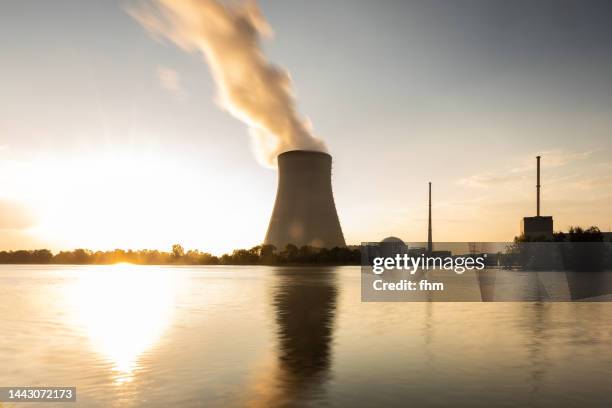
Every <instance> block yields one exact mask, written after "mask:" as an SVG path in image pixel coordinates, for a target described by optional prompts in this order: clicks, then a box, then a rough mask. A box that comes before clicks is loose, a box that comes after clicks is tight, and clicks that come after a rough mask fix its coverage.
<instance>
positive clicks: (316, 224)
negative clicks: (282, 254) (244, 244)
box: [264, 150, 346, 250]
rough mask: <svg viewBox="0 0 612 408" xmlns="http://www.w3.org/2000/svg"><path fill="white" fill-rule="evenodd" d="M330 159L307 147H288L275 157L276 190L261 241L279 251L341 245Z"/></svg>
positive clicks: (342, 244)
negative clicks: (306, 246) (294, 148)
mask: <svg viewBox="0 0 612 408" xmlns="http://www.w3.org/2000/svg"><path fill="white" fill-rule="evenodd" d="M331 166H332V158H331V156H330V155H329V154H327V153H324V152H319V151H310V150H292V151H288V152H285V153H281V154H280V155H279V156H278V189H277V192H276V202H275V203H274V210H273V211H272V218H271V219H270V225H269V226H268V232H267V234H266V238H265V240H264V244H265V245H274V246H275V247H276V248H277V249H278V250H283V249H284V248H285V247H286V246H287V244H294V245H296V246H298V247H300V246H303V245H310V246H313V247H318V248H333V247H344V246H346V243H345V241H344V236H343V235H342V228H341V227H340V221H339V220H338V213H337V212H336V206H335V204H334V196H333V193H332V185H331Z"/></svg>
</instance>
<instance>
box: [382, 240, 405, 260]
mask: <svg viewBox="0 0 612 408" xmlns="http://www.w3.org/2000/svg"><path fill="white" fill-rule="evenodd" d="M380 252H381V255H382V256H384V257H394V256H395V255H397V254H399V255H403V254H407V253H408V246H407V245H406V243H405V242H404V241H403V240H402V239H400V238H398V237H387V238H385V239H383V240H382V241H380Z"/></svg>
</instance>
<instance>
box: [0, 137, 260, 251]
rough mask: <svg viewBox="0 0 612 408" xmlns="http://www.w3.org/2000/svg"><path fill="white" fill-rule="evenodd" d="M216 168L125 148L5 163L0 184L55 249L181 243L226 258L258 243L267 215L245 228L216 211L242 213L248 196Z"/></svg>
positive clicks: (244, 224)
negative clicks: (225, 254)
mask: <svg viewBox="0 0 612 408" xmlns="http://www.w3.org/2000/svg"><path fill="white" fill-rule="evenodd" d="M210 166H212V164H210V163H208V164H207V163H200V162H197V163H192V162H189V161H187V160H184V159H181V158H178V157H176V156H173V155H170V154H162V153H160V152H156V151H155V150H151V149H149V150H146V149H142V150H137V149H127V148H126V149H125V150H120V151H119V150H118V151H112V150H109V151H106V152H89V153H79V154H70V155H64V156H52V157H50V156H40V157H36V158H35V159H33V160H29V161H23V162H16V161H14V162H2V163H0V183H2V185H3V193H4V194H5V195H7V196H8V197H11V198H14V200H15V201H17V202H20V203H23V204H24V205H27V207H28V209H29V210H30V211H31V213H32V214H34V215H35V218H36V223H35V225H34V226H32V227H31V228H30V229H29V230H28V233H29V234H30V236H31V237H33V238H36V241H37V242H41V243H42V245H45V246H47V247H48V248H49V249H53V250H59V249H74V248H90V249H93V250H112V249H115V248H124V249H130V248H131V249H143V248H149V249H163V250H169V249H170V248H171V246H172V244H175V243H180V244H182V245H183V246H184V247H186V248H197V249H200V250H203V251H208V252H213V253H220V252H223V251H231V250H232V249H234V248H236V247H238V246H240V245H246V246H248V245H255V244H256V243H257V242H259V240H260V239H261V235H262V234H263V232H262V231H265V221H266V220H265V218H266V217H260V218H261V219H259V218H257V219H252V217H249V218H247V220H246V221H242V220H241V221H240V223H239V226H238V227H239V228H240V229H241V231H236V228H235V227H236V226H235V225H234V228H228V224H227V219H224V218H223V217H219V216H218V214H222V213H243V212H244V205H243V199H242V198H241V197H240V194H241V193H240V192H239V191H237V190H236V188H235V185H234V184H233V183H232V180H231V179H227V178H220V177H219V176H218V171H214V170H213V168H214V166H212V167H210ZM33 186H35V187H36V188H33Z"/></svg>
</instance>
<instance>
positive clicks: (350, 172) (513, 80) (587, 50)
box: [0, 0, 612, 253]
mask: <svg viewBox="0 0 612 408" xmlns="http://www.w3.org/2000/svg"><path fill="white" fill-rule="evenodd" d="M133 4H134V2H128V1H111V0H104V1H81V0H54V1H45V2H43V1H33V0H9V1H4V2H2V5H1V6H0V52H1V56H0V250H2V249H18V248H26V249H28V248H43V247H45V248H49V249H53V250H59V249H68V248H70V249H71V248H75V247H87V248H92V249H112V248H158V249H169V248H170V246H171V245H172V244H173V243H181V244H183V245H184V246H185V247H187V248H198V249H200V250H205V251H210V252H214V253H220V252H223V251H228V250H231V249H233V248H239V247H250V246H254V245H257V244H259V243H260V242H261V241H262V240H263V238H264V235H265V232H266V228H267V225H268V221H269V217H270V214H271V211H272V206H273V204H274V198H275V193H276V172H275V171H274V170H272V169H269V168H266V167H264V166H261V165H260V164H259V163H258V161H257V160H256V159H255V155H254V154H253V151H252V146H251V142H250V138H249V136H248V130H247V128H246V126H245V125H244V124H243V123H241V122H240V121H238V120H237V119H235V118H234V117H232V116H231V115H230V114H228V112H226V111H224V110H223V109H221V108H220V106H219V103H218V100H217V96H216V95H217V91H216V86H215V83H214V81H213V79H212V77H211V74H210V71H209V68H208V67H207V65H206V64H205V63H204V62H203V61H202V58H201V57H200V56H199V55H197V54H195V53H188V52H185V51H184V50H181V49H179V48H178V47H176V46H175V45H173V44H171V43H170V42H168V41H163V40H160V39H159V38H157V39H156V38H154V37H153V36H152V35H151V34H150V33H149V32H147V31H146V30H145V29H144V28H143V27H142V25H140V24H139V23H138V22H137V21H135V19H134V18H133V17H132V16H130V15H129V13H128V12H127V9H128V8H129V7H130V5H133ZM259 5H260V7H261V11H262V13H263V15H264V16H265V18H266V19H267V20H268V23H269V24H270V26H271V27H272V29H273V31H274V36H273V38H271V39H268V40H266V41H265V42H264V45H263V46H264V49H265V52H266V55H267V57H268V58H269V59H270V60H271V61H272V62H273V63H275V64H278V65H279V66H281V67H283V68H285V69H287V70H288V71H289V72H290V74H291V78H292V80H293V86H294V91H295V95H296V98H297V104H298V109H299V111H300V114H301V115H303V116H304V117H307V118H308V119H309V121H310V122H311V124H312V128H313V133H314V134H315V135H316V136H318V137H320V138H322V139H323V140H324V141H325V142H326V144H327V146H328V148H329V151H330V153H331V154H332V156H333V160H334V168H333V187H334V195H335V200H336V207H337V209H338V213H339V217H340V222H341V224H342V228H343V231H344V234H345V237H346V240H347V243H351V244H354V243H359V242H361V241H378V240H381V239H382V238H384V237H386V236H389V235H396V236H399V237H401V238H403V239H405V240H407V241H423V240H425V239H426V237H427V225H426V221H427V182H428V181H432V182H433V196H434V205H433V217H434V240H436V241H507V240H511V239H512V238H513V237H514V236H515V235H517V234H518V233H519V226H520V220H521V217H523V216H529V215H535V156H536V155H538V154H540V155H542V156H543V158H542V165H543V173H542V184H543V188H542V200H543V204H542V213H543V214H544V215H552V216H554V220H555V229H556V230H559V229H567V227H568V226H570V225H582V226H590V225H598V226H599V227H600V228H601V229H602V230H611V227H610V226H611V225H612V80H611V75H610V73H611V72H612V24H610V17H611V16H612V2H610V1H607V0H601V1H596V0H588V1H585V0H575V1H564V0H550V1H547V0H541V1H533V0H525V1H522V0H515V1H505V0H499V1H493V0H482V1H470V0H464V1H460V2H459V1H454V0H447V1H438V0H423V1H355V0H346V1H340V0H339V1H332V2H327V1H288V0H287V1H280V0H276V1H272V0H261V1H260V2H259Z"/></svg>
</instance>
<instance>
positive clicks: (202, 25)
mask: <svg viewBox="0 0 612 408" xmlns="http://www.w3.org/2000/svg"><path fill="white" fill-rule="evenodd" d="M128 12H129V13H130V15H132V16H133V17H134V18H135V19H136V20H137V21H139V22H140V23H141V24H142V25H143V26H144V27H145V28H146V29H147V30H148V31H149V32H150V33H152V34H153V35H160V36H161V37H164V38H168V39H170V40H171V41H173V42H174V43H175V44H177V45H178V46H179V47H181V48H182V49H183V50H185V51H188V52H199V53H201V54H202V55H203V56H204V57H205V59H206V61H207V62H208V65H209V66H210V69H211V71H212V74H213V77H214V79H215V81H216V83H217V87H218V92H219V100H220V102H221V104H222V106H223V107H224V108H226V109H227V110H228V111H229V112H230V113H231V114H232V115H234V116H235V117H236V118H238V119H240V120H241V121H243V122H244V123H246V124H247V125H248V126H249V129H250V133H251V135H252V136H253V141H254V147H255V152H256V155H257V157H258V159H259V161H260V162H262V163H263V164H266V165H269V166H274V165H275V162H276V156H277V155H278V154H279V153H282V152H284V151H287V150H294V149H303V150H318V151H325V150H326V149H325V145H324V143H323V142H322V141H321V140H320V139H318V138H316V137H314V136H313V135H312V134H311V132H310V129H309V128H308V125H307V123H306V122H305V121H304V120H303V119H302V118H300V116H299V115H298V113H297V111H296V107H295V101H294V98H293V95H292V90H291V80H290V78H289V75H288V73H287V72H286V71H284V70H283V69H281V68H279V67H277V66H275V65H273V64H271V63H270V62H268V61H267V60H266V58H265V56H264V55H263V52H262V50H261V47H260V38H261V37H262V36H263V37H268V36H270V35H271V34H272V31H271V28H270V26H269V25H268V23H267V21H266V20H265V19H264V18H263V16H262V15H261V13H260V11H259V8H258V7H257V4H256V2H255V1H254V0H253V1H247V2H243V3H240V4H237V3H235V2H234V3H231V4H230V3H222V2H221V1H218V0H148V1H146V2H145V3H143V4H142V6H141V7H139V8H137V9H130V10H128Z"/></svg>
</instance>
